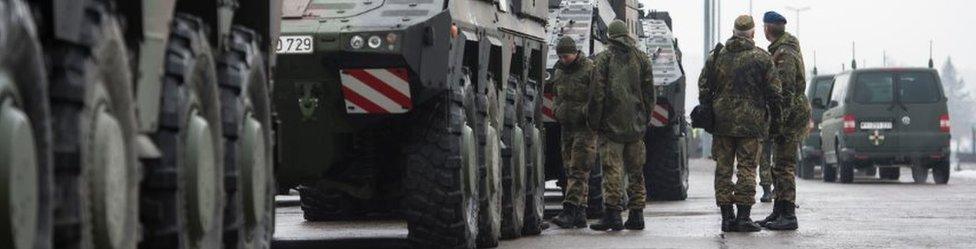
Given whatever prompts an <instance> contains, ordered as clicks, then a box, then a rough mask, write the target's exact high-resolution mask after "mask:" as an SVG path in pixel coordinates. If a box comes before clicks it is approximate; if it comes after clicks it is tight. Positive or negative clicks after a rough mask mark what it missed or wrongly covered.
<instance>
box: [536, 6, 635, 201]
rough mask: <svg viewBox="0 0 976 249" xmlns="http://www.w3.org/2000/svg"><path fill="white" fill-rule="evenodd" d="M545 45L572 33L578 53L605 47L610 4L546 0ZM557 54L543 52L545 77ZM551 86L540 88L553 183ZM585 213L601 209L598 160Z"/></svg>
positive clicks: (556, 157) (558, 176)
mask: <svg viewBox="0 0 976 249" xmlns="http://www.w3.org/2000/svg"><path fill="white" fill-rule="evenodd" d="M549 3H550V5H549V30H548V42H549V47H555V45H556V42H557V41H558V40H559V38H561V37H563V36H569V37H572V38H573V40H575V41H576V45H577V47H579V51H580V55H581V56H584V57H592V56H595V55H596V54H597V53H599V52H602V51H603V50H605V49H606V47H607V44H608V43H609V42H610V40H609V37H608V36H607V25H609V24H610V22H611V21H613V20H614V18H616V16H617V15H616V13H615V12H614V9H613V6H612V5H611V3H610V2H609V1H607V0H554V1H549ZM557 61H559V56H558V55H557V54H556V50H555V49H550V50H549V51H548V52H547V60H546V62H547V63H546V72H547V74H546V75H547V77H546V78H547V79H549V76H550V75H551V74H552V73H553V70H555V69H554V66H555V65H556V62H557ZM553 90H554V86H553V85H552V83H551V82H547V83H546V85H545V89H544V91H543V92H544V99H543V109H542V114H543V115H542V121H543V124H544V126H545V178H546V180H557V181H558V182H557V186H560V187H561V188H562V187H563V186H565V181H566V176H565V170H564V168H563V158H562V143H561V141H562V140H561V138H560V136H561V127H560V126H559V122H558V121H557V120H556V116H555V113H554V109H553V100H554V99H555V97H556V96H555V95H554V94H553ZM589 184H590V188H589V193H588V197H589V198H588V202H589V203H588V205H587V211H586V212H587V216H588V217H590V218H597V217H600V216H602V211H603V170H602V169H601V168H600V166H599V162H593V166H592V170H591V171H590V179H589Z"/></svg>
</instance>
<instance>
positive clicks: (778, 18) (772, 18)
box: [763, 11, 786, 24]
mask: <svg viewBox="0 0 976 249" xmlns="http://www.w3.org/2000/svg"><path fill="white" fill-rule="evenodd" d="M763 22H764V23H773V24H786V17H783V15H780V14H779V13H776V11H769V12H766V14H765V15H763Z"/></svg>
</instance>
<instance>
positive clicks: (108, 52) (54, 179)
mask: <svg viewBox="0 0 976 249" xmlns="http://www.w3.org/2000/svg"><path fill="white" fill-rule="evenodd" d="M279 13H280V3H279V2H278V1H259V0H234V1H224V0H210V1H201V0H143V1H114V0H2V1H0V106H2V107H0V186H2V187H0V191H2V193H0V248H16V249H25V248H136V247H137V246H138V247H139V248H269V247H270V243H271V235H272V230H273V229H274V224H273V215H274V205H273V202H272V201H273V198H272V195H273V191H274V187H273V186H274V182H273V180H274V178H273V177H272V173H273V172H272V168H271V166H272V161H271V157H270V156H271V152H272V150H271V149H272V146H271V142H272V140H271V138H272V137H273V135H272V130H271V128H272V126H271V108H270V95H269V90H270V85H269V83H270V82H269V81H268V77H267V75H269V74H268V72H269V69H270V67H271V66H272V65H273V61H274V60H273V58H274V52H275V51H273V50H271V48H272V46H271V44H272V43H271V42H270V41H271V39H269V38H270V37H276V35H275V34H274V33H275V30H277V28H278V25H277V22H278V20H279V17H278V15H279Z"/></svg>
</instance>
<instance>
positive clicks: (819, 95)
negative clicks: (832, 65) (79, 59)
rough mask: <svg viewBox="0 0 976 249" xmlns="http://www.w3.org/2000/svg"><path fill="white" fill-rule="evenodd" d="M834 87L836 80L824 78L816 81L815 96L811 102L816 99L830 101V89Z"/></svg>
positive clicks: (814, 84) (814, 83) (814, 86)
mask: <svg viewBox="0 0 976 249" xmlns="http://www.w3.org/2000/svg"><path fill="white" fill-rule="evenodd" d="M833 85H834V79H832V78H823V79H820V80H817V81H814V82H813V96H812V97H813V98H811V101H812V100H814V99H820V101H827V100H828V99H830V88H831V87H833ZM823 104H825V105H826V104H827V103H823Z"/></svg>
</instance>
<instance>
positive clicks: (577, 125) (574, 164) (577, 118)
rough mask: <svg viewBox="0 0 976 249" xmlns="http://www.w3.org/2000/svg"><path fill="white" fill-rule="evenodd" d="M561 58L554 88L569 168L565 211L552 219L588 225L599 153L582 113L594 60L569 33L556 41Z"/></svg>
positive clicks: (564, 224)
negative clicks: (592, 167) (592, 175)
mask: <svg viewBox="0 0 976 249" xmlns="http://www.w3.org/2000/svg"><path fill="white" fill-rule="evenodd" d="M556 54H557V55H559V62H557V63H556V66H555V69H556V70H555V74H554V76H553V79H552V82H553V88H554V89H555V90H554V93H555V94H556V98H555V100H554V101H553V104H554V105H555V107H554V108H555V115H556V119H558V120H559V124H560V126H561V127H562V134H561V140H562V156H563V159H564V164H563V166H564V167H565V172H566V194H565V198H564V200H563V211H562V213H560V214H559V216H557V217H556V218H555V219H553V220H552V223H553V224H556V225H557V226H559V227H562V228H584V227H586V214H585V213H584V211H583V210H584V209H586V205H587V193H588V191H589V190H588V188H589V184H588V183H589V182H588V180H589V173H590V165H592V163H593V162H594V160H595V155H596V142H597V139H596V133H595V132H593V130H592V129H590V128H589V127H588V126H587V125H586V120H585V118H584V117H583V113H584V109H585V107H586V101H587V99H588V98H589V94H588V91H589V87H590V71H592V69H593V62H591V61H590V59H587V58H586V57H583V56H580V53H579V50H577V49H576V42H575V41H573V39H572V38H570V37H568V36H564V37H562V38H560V39H559V42H558V44H557V45H556Z"/></svg>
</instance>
